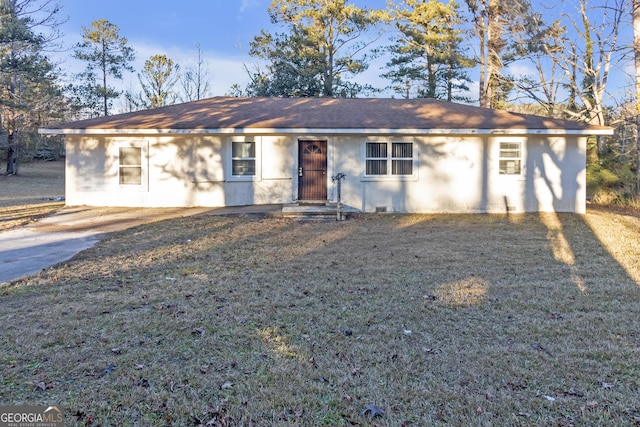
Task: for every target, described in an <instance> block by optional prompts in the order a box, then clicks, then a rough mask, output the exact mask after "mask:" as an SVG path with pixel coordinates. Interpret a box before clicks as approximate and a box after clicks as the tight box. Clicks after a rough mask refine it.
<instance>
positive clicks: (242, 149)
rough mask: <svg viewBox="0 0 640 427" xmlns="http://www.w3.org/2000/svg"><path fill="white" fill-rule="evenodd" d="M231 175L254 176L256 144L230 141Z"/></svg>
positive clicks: (253, 142)
mask: <svg viewBox="0 0 640 427" xmlns="http://www.w3.org/2000/svg"><path fill="white" fill-rule="evenodd" d="M231 175H232V176H234V177H243V176H255V175H256V142H255V141H231Z"/></svg>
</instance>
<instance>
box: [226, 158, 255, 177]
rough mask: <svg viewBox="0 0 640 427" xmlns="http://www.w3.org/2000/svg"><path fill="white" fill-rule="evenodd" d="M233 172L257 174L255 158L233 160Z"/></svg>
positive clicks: (244, 174)
mask: <svg viewBox="0 0 640 427" xmlns="http://www.w3.org/2000/svg"><path fill="white" fill-rule="evenodd" d="M231 163H232V165H231V168H232V172H231V173H232V174H233V175H241V176H247V175H255V174H256V161H255V160H232V162H231Z"/></svg>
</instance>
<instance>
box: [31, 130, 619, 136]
mask: <svg viewBox="0 0 640 427" xmlns="http://www.w3.org/2000/svg"><path fill="white" fill-rule="evenodd" d="M38 133H40V134H44V135H185V134H202V135H233V134H243V135H247V134H249V135H251V134H256V135H257V134H260V135H270V134H278V135H283V134H284V135H286V134H324V135H327V134H329V135H586V136H590V135H613V129H611V130H609V129H591V130H588V129H585V130H565V129H365V128H362V129H325V128H316V129H314V128H223V129H47V128H41V129H38Z"/></svg>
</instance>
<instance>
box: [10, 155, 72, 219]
mask: <svg viewBox="0 0 640 427" xmlns="http://www.w3.org/2000/svg"><path fill="white" fill-rule="evenodd" d="M0 188H1V189H2V190H1V191H0V231H2V230H8V229H10V228H14V227H19V226H22V225H26V224H29V223H31V222H33V221H34V220H36V219H38V218H42V217H43V216H46V215H49V214H51V213H53V212H55V211H57V210H59V209H60V208H62V207H63V206H64V202H60V201H55V200H54V199H57V198H60V197H63V196H64V160H59V161H55V162H33V163H25V164H21V165H20V168H19V170H18V175H15V176H7V175H0Z"/></svg>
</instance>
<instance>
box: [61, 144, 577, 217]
mask: <svg viewBox="0 0 640 427" xmlns="http://www.w3.org/2000/svg"><path fill="white" fill-rule="evenodd" d="M232 138H239V139H242V138H251V139H255V140H256V142H257V146H258V147H259V150H258V153H257V154H256V155H257V159H258V162H257V165H258V166H257V167H258V169H257V173H256V176H255V177H254V178H250V179H246V180H237V179H232V177H230V172H229V168H230V156H231V154H230V141H231V139H232ZM299 139H322V140H327V141H328V154H327V156H328V157H327V164H328V170H327V175H326V176H327V188H328V199H329V200H332V201H335V199H336V187H335V184H334V183H333V182H332V181H331V176H333V175H335V174H336V173H338V172H343V173H345V174H346V175H347V177H346V179H345V181H343V183H342V201H343V203H345V204H347V205H349V206H351V207H353V208H356V209H359V210H362V211H365V212H375V211H376V210H380V209H385V210H387V211H391V212H424V213H427V212H461V213H462V212H505V211H507V210H509V211H513V212H525V211H528V212H537V211H558V212H578V213H583V212H584V210H585V198H586V185H585V180H586V175H585V161H586V137H582V136H569V137H566V136H543V135H539V136H524V135H504V136H500V135H429V136H418V137H416V136H404V137H400V136H375V137H374V136H371V137H363V136H359V135H357V136H354V135H344V136H342V135H332V136H328V135H322V134H314V135H268V136H267V135H262V136H243V135H235V136H225V135H198V134H192V135H189V134H185V135H162V136H157V135H149V136H133V137H126V136H90V135H84V136H80V135H70V136H67V179H66V200H67V204H68V205H93V206H147V207H169V206H205V207H216V206H237V205H250V204H272V203H291V202H294V201H295V200H296V198H297V191H298V187H297V186H298V184H297V166H298V165H297V163H298V160H297V159H298V152H297V150H298V140H299ZM366 141H388V142H391V141H410V142H414V158H415V162H414V164H415V168H414V175H413V176H411V177H405V178H403V179H396V178H385V179H379V178H378V179H374V178H370V177H365V176H364V167H365V162H364V144H365V142H366ZM501 141H507V142H521V143H522V147H523V160H524V164H523V171H522V174H520V175H500V174H499V173H498V163H499V162H498V153H499V143H500V142H501ZM129 145H132V146H138V147H141V148H142V150H143V153H144V157H145V160H144V164H143V184H142V185H140V186H123V185H120V184H119V182H118V150H119V147H121V146H129Z"/></svg>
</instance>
